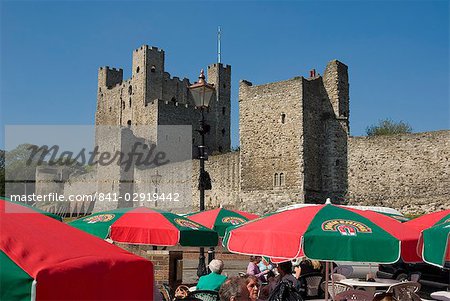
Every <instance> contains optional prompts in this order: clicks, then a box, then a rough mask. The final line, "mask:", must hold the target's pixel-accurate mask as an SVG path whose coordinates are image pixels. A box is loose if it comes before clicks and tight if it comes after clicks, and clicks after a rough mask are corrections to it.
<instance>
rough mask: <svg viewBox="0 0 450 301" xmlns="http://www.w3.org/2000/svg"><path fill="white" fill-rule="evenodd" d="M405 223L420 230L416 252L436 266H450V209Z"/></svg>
mask: <svg viewBox="0 0 450 301" xmlns="http://www.w3.org/2000/svg"><path fill="white" fill-rule="evenodd" d="M405 225H407V226H409V227H412V228H414V229H416V230H419V231H421V234H420V239H419V244H418V246H417V252H418V253H419V255H421V256H422V258H423V260H424V261H425V262H427V263H429V264H433V265H437V266H441V267H444V266H450V210H443V211H439V212H433V213H429V214H426V215H422V216H421V217H418V218H415V219H413V220H411V221H409V222H407V223H406V224H405Z"/></svg>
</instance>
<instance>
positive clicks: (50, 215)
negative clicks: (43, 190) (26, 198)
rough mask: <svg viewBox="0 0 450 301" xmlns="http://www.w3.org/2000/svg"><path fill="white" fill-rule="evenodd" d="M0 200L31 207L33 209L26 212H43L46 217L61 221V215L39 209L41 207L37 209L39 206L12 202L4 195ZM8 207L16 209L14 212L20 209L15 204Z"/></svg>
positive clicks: (20, 209) (12, 209) (18, 211)
mask: <svg viewBox="0 0 450 301" xmlns="http://www.w3.org/2000/svg"><path fill="white" fill-rule="evenodd" d="M0 202H10V203H12V204H17V205H20V206H23V207H25V208H29V209H32V210H33V211H27V212H29V213H41V214H43V215H46V216H48V217H51V218H53V219H56V220H58V221H60V222H62V218H61V216H59V215H56V214H53V213H50V212H47V211H44V210H41V209H39V208H36V207H33V206H30V205H27V204H25V203H23V202H13V201H11V200H10V199H8V198H6V197H5V198H4V199H0ZM9 209H10V211H17V212H15V213H20V212H21V211H22V208H21V207H16V206H13V207H11V208H9ZM6 210H8V208H7V209H6Z"/></svg>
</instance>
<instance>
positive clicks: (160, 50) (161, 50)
mask: <svg viewBox="0 0 450 301" xmlns="http://www.w3.org/2000/svg"><path fill="white" fill-rule="evenodd" d="M141 50H150V51H156V52H161V53H164V50H163V49H160V48H158V47H155V46H148V45H147V44H144V45H142V46H141V47H138V48H135V49H134V51H135V52H138V51H141Z"/></svg>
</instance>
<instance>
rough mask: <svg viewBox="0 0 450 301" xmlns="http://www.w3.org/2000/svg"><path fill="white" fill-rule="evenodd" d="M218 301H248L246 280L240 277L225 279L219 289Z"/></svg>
mask: <svg viewBox="0 0 450 301" xmlns="http://www.w3.org/2000/svg"><path fill="white" fill-rule="evenodd" d="M219 298H220V301H248V300H250V296H249V291H248V289H247V286H246V281H245V279H244V278H242V277H231V278H229V279H227V280H226V281H225V282H224V283H223V284H222V286H221V287H220V290H219Z"/></svg>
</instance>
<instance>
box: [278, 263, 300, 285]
mask: <svg viewBox="0 0 450 301" xmlns="http://www.w3.org/2000/svg"><path fill="white" fill-rule="evenodd" d="M277 269H278V272H279V273H280V274H279V275H278V276H277V277H276V281H274V282H273V283H272V284H271V289H270V291H271V292H272V291H273V290H274V289H275V287H276V286H278V284H279V283H280V282H281V281H289V282H291V283H292V285H293V287H294V288H295V289H296V290H297V291H299V292H300V289H301V286H300V282H299V281H298V279H297V278H295V277H294V276H293V275H292V262H291V261H286V262H281V263H279V264H278V268H277Z"/></svg>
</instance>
